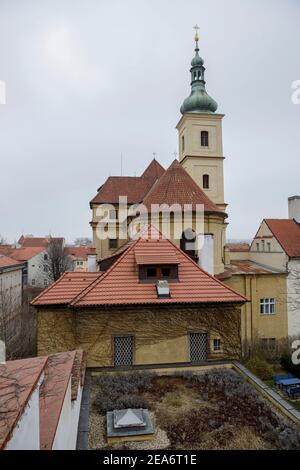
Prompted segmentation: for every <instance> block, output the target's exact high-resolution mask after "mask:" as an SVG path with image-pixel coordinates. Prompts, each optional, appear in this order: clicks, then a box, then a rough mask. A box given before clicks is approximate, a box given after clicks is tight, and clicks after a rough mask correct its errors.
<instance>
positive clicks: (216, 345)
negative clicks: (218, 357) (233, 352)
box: [213, 338, 222, 353]
mask: <svg viewBox="0 0 300 470" xmlns="http://www.w3.org/2000/svg"><path fill="white" fill-rule="evenodd" d="M221 350H222V348H221V338H213V351H214V352H216V353H218V352H221Z"/></svg>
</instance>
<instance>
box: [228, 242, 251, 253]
mask: <svg viewBox="0 0 300 470" xmlns="http://www.w3.org/2000/svg"><path fill="white" fill-rule="evenodd" d="M227 246H228V248H229V251H231V252H232V253H238V252H247V251H249V250H250V245H249V243H227Z"/></svg>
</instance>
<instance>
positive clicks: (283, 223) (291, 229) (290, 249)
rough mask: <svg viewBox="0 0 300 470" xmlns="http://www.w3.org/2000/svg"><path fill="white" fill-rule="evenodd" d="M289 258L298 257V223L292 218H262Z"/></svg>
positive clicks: (299, 232) (299, 236)
mask: <svg viewBox="0 0 300 470" xmlns="http://www.w3.org/2000/svg"><path fill="white" fill-rule="evenodd" d="M264 220H265V222H266V224H267V226H268V227H269V229H270V230H271V232H272V233H273V235H274V236H275V238H276V239H277V241H278V243H279V244H280V245H281V246H282V248H283V249H284V251H285V252H286V254H287V255H288V256H289V257H290V258H298V257H300V224H297V222H296V221H295V220H293V219H264Z"/></svg>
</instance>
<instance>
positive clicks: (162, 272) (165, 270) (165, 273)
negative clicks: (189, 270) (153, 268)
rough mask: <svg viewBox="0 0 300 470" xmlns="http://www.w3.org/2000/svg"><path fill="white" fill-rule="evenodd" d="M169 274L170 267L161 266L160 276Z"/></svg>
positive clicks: (168, 275)
mask: <svg viewBox="0 0 300 470" xmlns="http://www.w3.org/2000/svg"><path fill="white" fill-rule="evenodd" d="M170 276H171V268H167V267H165V268H161V277H170Z"/></svg>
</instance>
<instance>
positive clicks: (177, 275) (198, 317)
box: [32, 227, 246, 367]
mask: <svg viewBox="0 0 300 470" xmlns="http://www.w3.org/2000/svg"><path fill="white" fill-rule="evenodd" d="M145 233H146V234H147V236H145ZM145 233H144V235H143V236H142V237H139V238H137V239H136V240H134V241H132V242H131V243H129V244H128V245H127V247H126V249H124V250H123V252H121V253H120V254H119V255H118V256H115V257H114V259H113V260H112V264H111V265H110V266H109V265H107V266H106V268H107V270H106V271H105V272H100V273H79V272H72V273H66V274H65V275H63V276H62V277H61V278H60V279H59V280H58V281H57V282H56V283H54V284H53V285H52V286H50V287H49V288H48V289H46V290H45V291H43V292H42V293H41V294H40V295H39V296H38V297H36V299H34V301H33V302H32V305H34V306H35V307H36V309H37V318H38V354H40V355H45V354H46V355H47V354H51V353H53V352H57V351H63V350H66V349H74V348H75V349H76V348H83V349H84V350H86V352H87V364H88V366H89V367H122V366H131V365H149V364H152V365H156V364H173V365H176V364H179V365H180V364H185V363H199V362H207V361H214V360H219V359H224V358H234V357H238V356H239V354H240V352H241V349H240V309H241V306H242V305H243V304H244V303H245V301H246V298H245V297H244V296H241V295H239V294H237V293H236V292H235V291H234V290H232V289H231V288H229V287H227V286H225V285H224V284H222V283H221V282H220V281H218V280H217V279H215V278H214V277H213V276H210V275H209V274H207V273H206V272H205V271H204V270H203V269H201V268H200V266H199V265H197V264H196V263H195V262H194V261H193V260H192V259H191V258H190V257H189V256H188V255H187V254H186V253H184V252H183V251H182V250H180V248H178V247H177V246H176V245H175V244H174V243H172V242H171V241H170V240H168V239H166V238H165V237H163V236H162V235H161V234H159V233H158V232H157V231H156V230H155V229H154V228H153V227H151V228H149V229H148V231H146V232H145ZM149 233H151V235H149ZM49 332H51V334H49Z"/></svg>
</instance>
